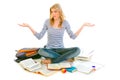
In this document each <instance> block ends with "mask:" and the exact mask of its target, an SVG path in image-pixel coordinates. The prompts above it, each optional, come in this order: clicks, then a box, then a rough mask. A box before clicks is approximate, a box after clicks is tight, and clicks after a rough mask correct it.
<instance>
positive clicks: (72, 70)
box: [66, 66, 77, 73]
mask: <svg viewBox="0 0 120 80" xmlns="http://www.w3.org/2000/svg"><path fill="white" fill-rule="evenodd" d="M66 70H67V71H68V72H71V73H72V72H75V71H77V68H76V67H73V66H72V67H70V68H66Z"/></svg>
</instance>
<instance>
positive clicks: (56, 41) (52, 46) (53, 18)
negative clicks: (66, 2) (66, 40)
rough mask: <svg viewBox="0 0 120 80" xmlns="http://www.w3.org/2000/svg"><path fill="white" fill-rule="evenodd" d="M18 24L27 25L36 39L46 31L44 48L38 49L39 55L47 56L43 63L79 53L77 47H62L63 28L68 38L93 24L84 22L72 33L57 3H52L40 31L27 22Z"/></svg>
mask: <svg viewBox="0 0 120 80" xmlns="http://www.w3.org/2000/svg"><path fill="white" fill-rule="evenodd" d="M18 25H19V26H22V27H28V28H29V29H30V30H31V32H32V33H33V34H34V35H35V36H36V37H37V38H38V39H41V38H42V37H43V36H44V34H45V33H46V32H47V35H48V42H47V44H46V46H45V48H40V49H39V51H38V54H39V55H41V56H44V57H46V58H49V59H45V60H43V61H42V62H43V63H45V64H48V63H57V62H61V61H64V60H69V59H72V58H74V57H76V56H78V55H79V54H80V49H79V48H78V47H72V48H64V44H63V35H64V31H65V30H66V32H67V33H68V34H69V36H70V38H72V39H75V38H76V37H77V36H78V35H79V33H80V32H81V31H82V29H83V28H84V27H85V26H90V27H91V26H94V24H90V23H84V24H83V25H82V26H81V27H80V28H79V29H78V31H77V32H76V33H73V32H72V31H71V29H70V25H69V23H68V22H67V20H65V19H64V15H63V11H62V8H61V7H60V5H59V4H54V5H53V6H52V7H51V8H50V18H49V19H47V20H46V21H45V23H44V26H43V28H42V31H41V32H40V33H37V32H36V31H35V30H34V29H33V28H32V27H31V26H30V25H28V24H27V23H23V24H18Z"/></svg>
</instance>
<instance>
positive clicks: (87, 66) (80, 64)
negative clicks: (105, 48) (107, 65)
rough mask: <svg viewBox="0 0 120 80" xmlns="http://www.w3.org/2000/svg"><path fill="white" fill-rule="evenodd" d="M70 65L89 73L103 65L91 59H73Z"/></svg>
mask: <svg viewBox="0 0 120 80" xmlns="http://www.w3.org/2000/svg"><path fill="white" fill-rule="evenodd" d="M72 66H74V67H76V68H77V71H79V72H82V73H86V74H89V73H91V72H93V71H96V70H98V69H100V68H101V67H103V65H102V64H99V63H96V62H92V61H75V62H74V63H73V65H72Z"/></svg>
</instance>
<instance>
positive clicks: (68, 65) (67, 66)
mask: <svg viewBox="0 0 120 80" xmlns="http://www.w3.org/2000/svg"><path fill="white" fill-rule="evenodd" d="M59 65H60V67H61V68H70V67H71V64H70V63H68V62H61V63H59Z"/></svg>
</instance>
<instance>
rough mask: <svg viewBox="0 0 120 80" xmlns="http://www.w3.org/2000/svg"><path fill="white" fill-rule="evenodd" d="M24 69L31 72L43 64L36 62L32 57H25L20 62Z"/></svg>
mask: <svg viewBox="0 0 120 80" xmlns="http://www.w3.org/2000/svg"><path fill="white" fill-rule="evenodd" d="M19 64H20V65H21V66H22V67H23V68H24V69H26V70H28V71H30V72H36V71H37V70H39V69H40V68H41V64H40V63H38V62H35V61H34V60H33V59H32V58H29V59H25V60H23V61H21V62H20V63H19Z"/></svg>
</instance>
